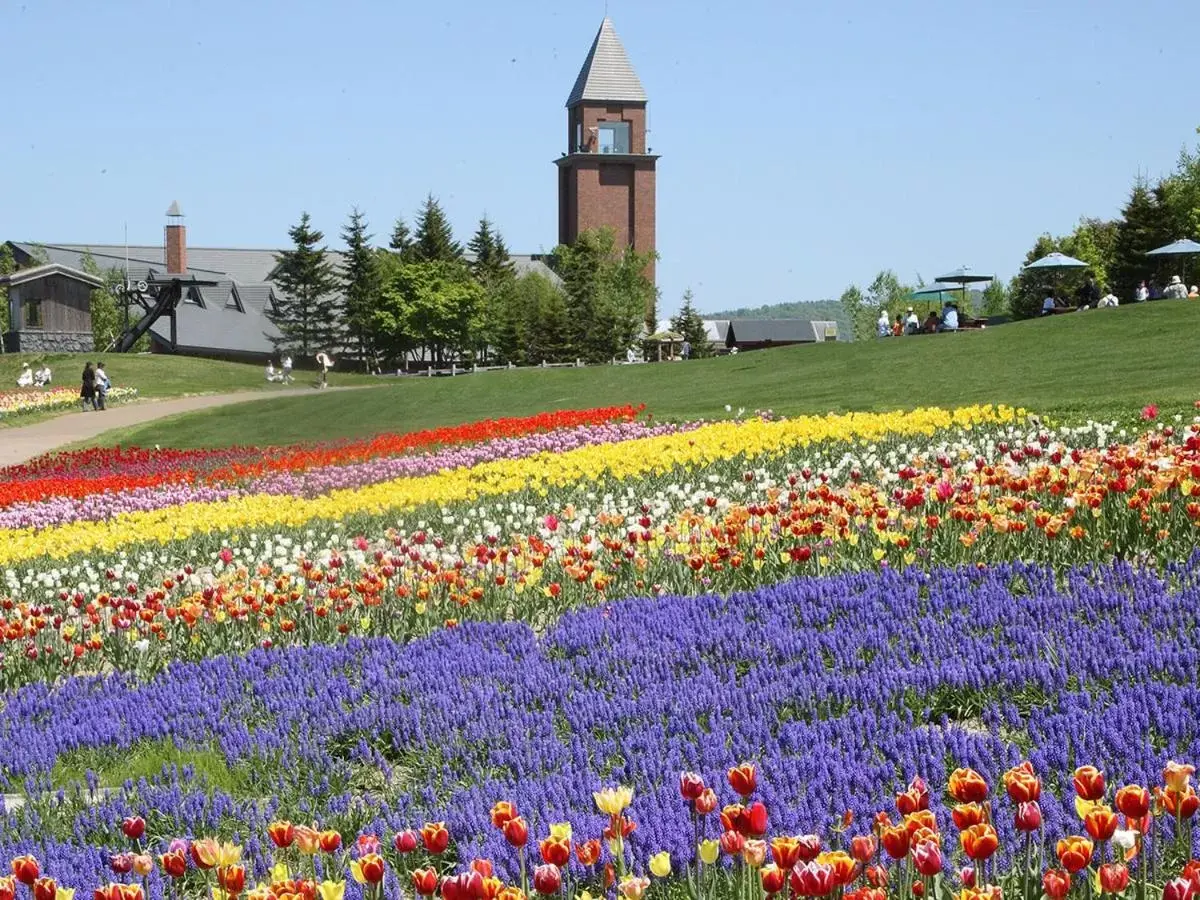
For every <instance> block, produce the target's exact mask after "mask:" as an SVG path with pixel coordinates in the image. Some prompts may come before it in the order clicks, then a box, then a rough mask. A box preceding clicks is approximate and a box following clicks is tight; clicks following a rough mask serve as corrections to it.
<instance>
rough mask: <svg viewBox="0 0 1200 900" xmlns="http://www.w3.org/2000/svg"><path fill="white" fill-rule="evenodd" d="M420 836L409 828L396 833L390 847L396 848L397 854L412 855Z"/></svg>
mask: <svg viewBox="0 0 1200 900" xmlns="http://www.w3.org/2000/svg"><path fill="white" fill-rule="evenodd" d="M420 839H421V836H420V835H419V834H417V833H416V832H415V831H413V830H412V829H411V828H406V829H404V830H403V831H400V832H397V833H396V837H395V839H394V840H393V841H392V846H394V847H395V848H396V852H397V853H404V854H408V853H412V852H413V851H414V850H416V849H417V842H418V841H419V840H420Z"/></svg>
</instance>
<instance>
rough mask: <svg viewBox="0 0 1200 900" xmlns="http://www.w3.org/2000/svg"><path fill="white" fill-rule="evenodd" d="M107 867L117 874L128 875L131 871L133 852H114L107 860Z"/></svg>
mask: <svg viewBox="0 0 1200 900" xmlns="http://www.w3.org/2000/svg"><path fill="white" fill-rule="evenodd" d="M108 867H109V868H110V869H112V870H113V872H114V873H115V874H117V875H128V874H129V873H130V872H132V871H133V854H132V853H114V854H113V855H112V858H111V859H109V861H108Z"/></svg>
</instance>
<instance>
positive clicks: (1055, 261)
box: [1025, 251, 1088, 272]
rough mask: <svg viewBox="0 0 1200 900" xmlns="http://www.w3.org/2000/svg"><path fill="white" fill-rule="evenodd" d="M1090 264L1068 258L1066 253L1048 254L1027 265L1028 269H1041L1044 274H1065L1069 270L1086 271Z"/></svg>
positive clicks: (1071, 257)
mask: <svg viewBox="0 0 1200 900" xmlns="http://www.w3.org/2000/svg"><path fill="white" fill-rule="evenodd" d="M1087 267H1088V264H1087V263H1085V262H1084V261H1083V260H1081V259H1076V258H1075V257H1073V256H1067V254H1065V253H1059V252H1057V251H1055V252H1054V253H1047V254H1046V255H1045V256H1043V257H1042V258H1041V259H1035V260H1034V261H1033V262H1031V263H1027V264H1026V265H1025V268H1026V269H1041V270H1042V271H1043V272H1063V271H1066V270H1067V269H1086V268H1087Z"/></svg>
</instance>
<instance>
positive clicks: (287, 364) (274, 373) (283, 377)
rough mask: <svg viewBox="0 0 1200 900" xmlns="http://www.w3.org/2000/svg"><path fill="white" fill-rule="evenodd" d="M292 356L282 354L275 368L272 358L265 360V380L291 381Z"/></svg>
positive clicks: (281, 382)
mask: <svg viewBox="0 0 1200 900" xmlns="http://www.w3.org/2000/svg"><path fill="white" fill-rule="evenodd" d="M292 380H293V379H292V358H291V357H290V356H284V357H283V360H282V361H281V362H280V364H279V368H278V369H276V368H275V365H274V362H273V361H272V360H269V359H268V360H267V381H271V382H278V383H279V384H291V383H292Z"/></svg>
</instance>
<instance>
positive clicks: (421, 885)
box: [412, 868, 438, 897]
mask: <svg viewBox="0 0 1200 900" xmlns="http://www.w3.org/2000/svg"><path fill="white" fill-rule="evenodd" d="M412 886H413V890H414V891H416V892H417V893H418V894H420V895H421V896H422V897H432V896H433V895H434V894H436V893H437V889H438V874H437V872H435V871H434V870H433V869H428V868H426V869H414V870H413V873H412Z"/></svg>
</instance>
